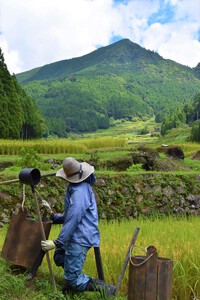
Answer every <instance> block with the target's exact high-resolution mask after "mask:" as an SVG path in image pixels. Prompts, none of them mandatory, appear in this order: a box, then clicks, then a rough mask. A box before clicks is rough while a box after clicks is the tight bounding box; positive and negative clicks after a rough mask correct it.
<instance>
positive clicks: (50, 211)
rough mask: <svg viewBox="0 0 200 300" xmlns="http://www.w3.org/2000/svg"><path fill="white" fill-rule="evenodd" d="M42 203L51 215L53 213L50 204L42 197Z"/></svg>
mask: <svg viewBox="0 0 200 300" xmlns="http://www.w3.org/2000/svg"><path fill="white" fill-rule="evenodd" d="M42 205H43V206H44V207H45V208H46V210H47V212H48V213H49V214H50V215H51V214H52V213H53V211H52V209H51V206H50V205H49V203H48V202H47V201H46V200H43V199H42Z"/></svg>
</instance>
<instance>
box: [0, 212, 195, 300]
mask: <svg viewBox="0 0 200 300" xmlns="http://www.w3.org/2000/svg"><path fill="white" fill-rule="evenodd" d="M137 226H139V227H140V232H139V234H138V238H137V241H136V245H137V246H139V247H142V248H146V247H147V246H149V245H154V246H155V247H156V248H157V251H158V255H159V256H160V257H164V258H168V259H172V260H173V300H190V299H195V300H197V299H200V281H199V278H200V266H199V261H200V252H199V243H198V240H199V227H200V219H199V218H196V217H191V218H189V219H185V218H179V219H178V218H177V219H175V218H172V217H169V218H158V217H157V218H156V217H154V218H152V219H144V218H141V219H138V220H132V221H127V220H122V221H121V222H117V221H114V222H111V223H107V222H100V225H99V227H100V232H101V256H102V262H103V268H104V275H105V279H106V281H107V282H109V283H112V284H117V282H118V279H119V275H120V273H121V269H122V265H123V262H124V258H125V255H126V253H127V250H128V247H129V244H130V240H131V238H132V235H133V232H134V231H135V228H136V227H137ZM59 230H60V226H59V225H55V226H53V227H52V230H51V233H50V238H51V239H54V238H56V237H57V235H58V233H59ZM0 233H1V234H0V249H1V247H2V245H3V241H4V238H5V234H6V228H3V229H0ZM131 255H132V256H134V255H142V256H143V255H145V253H144V252H143V251H142V250H140V249H139V248H134V249H133V251H132V254H131ZM50 257H51V261H52V265H53V251H51V252H50ZM53 272H54V275H55V278H56V282H57V283H60V282H62V276H63V274H62V270H61V269H60V268H58V267H56V266H55V265H53ZM84 272H85V273H87V274H88V275H90V276H94V277H96V276H97V272H96V267H95V259H94V253H93V249H91V250H90V251H89V253H88V256H87V260H86V264H85V267H84ZM0 277H1V281H0V295H1V296H0V299H1V300H4V299H15V300H16V299H27V300H28V299H44V300H45V299H53V298H52V295H53V291H52V287H51V285H50V275H49V270H48V266H47V262H46V259H45V258H44V260H43V262H42V265H41V266H40V268H39V269H38V272H37V277H36V278H35V280H34V282H33V283H32V285H31V287H30V288H26V286H25V276H24V275H18V276H16V275H13V274H12V272H11V271H10V269H9V265H8V263H6V262H4V261H3V260H0ZM128 280H129V278H128V267H127V270H126V273H125V276H124V278H123V281H122V285H121V287H120V291H119V294H118V297H117V299H118V300H120V299H121V300H125V299H127V292H128V290H127V286H128ZM11 287H12V288H11ZM22 295H25V296H22ZM57 296H58V298H57V299H62V296H61V292H60V289H59V288H58V295H57ZM71 297H72V296H71ZM70 299H86V300H87V299H91V300H92V299H94V300H95V299H100V298H99V294H98V293H97V294H96V293H88V292H87V293H84V294H80V295H76V296H74V298H73V297H72V298H70Z"/></svg>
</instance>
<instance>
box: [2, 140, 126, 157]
mask: <svg viewBox="0 0 200 300" xmlns="http://www.w3.org/2000/svg"><path fill="white" fill-rule="evenodd" d="M124 144H125V139H124V138H114V137H102V138H91V139H80V140H76V141H72V140H67V139H55V140H42V139H41V140H31V141H22V140H0V155H18V154H19V153H20V151H21V149H22V148H24V150H25V151H26V152H27V151H30V149H34V150H35V151H36V152H37V153H39V154H59V153H73V154H76V153H85V152H86V151H88V150H91V149H95V148H105V147H108V148H112V147H114V148H115V147H123V146H124Z"/></svg>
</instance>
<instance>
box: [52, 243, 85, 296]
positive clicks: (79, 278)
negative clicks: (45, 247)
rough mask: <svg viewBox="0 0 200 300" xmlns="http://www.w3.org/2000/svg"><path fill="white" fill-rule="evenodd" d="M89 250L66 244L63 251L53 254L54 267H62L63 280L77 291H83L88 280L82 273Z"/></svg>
mask: <svg viewBox="0 0 200 300" xmlns="http://www.w3.org/2000/svg"><path fill="white" fill-rule="evenodd" d="M89 249H90V247H85V246H81V245H79V244H77V243H71V242H68V243H67V245H66V246H65V247H64V249H62V248H60V249H59V248H58V249H57V250H56V251H55V254H54V261H55V263H56V265H59V266H62V267H64V278H65V279H66V280H67V282H68V284H69V285H70V286H71V287H72V288H73V289H75V290H77V291H84V290H85V288H86V285H87V283H88V281H89V279H90V277H89V276H87V275H85V274H84V273H83V272H82V269H83V266H84V262H85V259H86V255H87V252H88V250H89Z"/></svg>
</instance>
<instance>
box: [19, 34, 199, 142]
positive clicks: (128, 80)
mask: <svg viewBox="0 0 200 300" xmlns="http://www.w3.org/2000/svg"><path fill="white" fill-rule="evenodd" d="M16 77H17V80H18V81H19V82H20V84H22V85H23V88H24V89H25V90H26V92H27V93H28V94H29V95H30V96H31V97H32V98H33V99H34V100H35V101H36V103H37V105H38V107H39V108H40V110H41V112H42V114H43V115H44V116H45V118H46V121H47V127H48V130H49V132H50V133H54V134H56V135H58V136H60V137H64V136H67V135H68V134H69V132H77V133H81V132H92V131H95V130H97V129H105V128H108V127H109V126H110V118H114V119H122V118H124V119H127V120H132V119H133V118H134V117H136V116H137V117H140V118H144V117H147V118H149V117H151V116H153V115H157V114H160V117H159V118H160V120H162V116H163V115H164V114H166V113H168V114H170V113H172V112H173V111H174V110H175V109H176V108H177V107H179V105H180V104H181V105H182V104H184V103H186V102H187V101H191V100H192V99H193V98H194V96H195V94H196V93H198V92H199V86H200V79H199V66H197V67H196V68H194V69H192V68H189V67H187V66H183V65H180V64H178V63H175V62H174V61H171V60H166V59H163V58H162V57H161V56H159V55H158V54H157V53H154V52H152V51H149V50H146V49H144V48H142V47H140V46H139V45H137V44H135V43H132V42H131V41H130V40H128V39H124V40H121V41H119V42H116V43H114V44H112V45H110V46H107V47H102V48H100V49H98V50H96V51H94V52H92V53H89V54H87V55H84V56H82V57H79V58H74V59H69V60H63V61H59V62H55V63H52V64H49V65H45V66H43V67H38V68H36V69H33V70H30V71H27V72H24V73H21V74H17V76H16ZM47 133H48V132H47Z"/></svg>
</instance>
